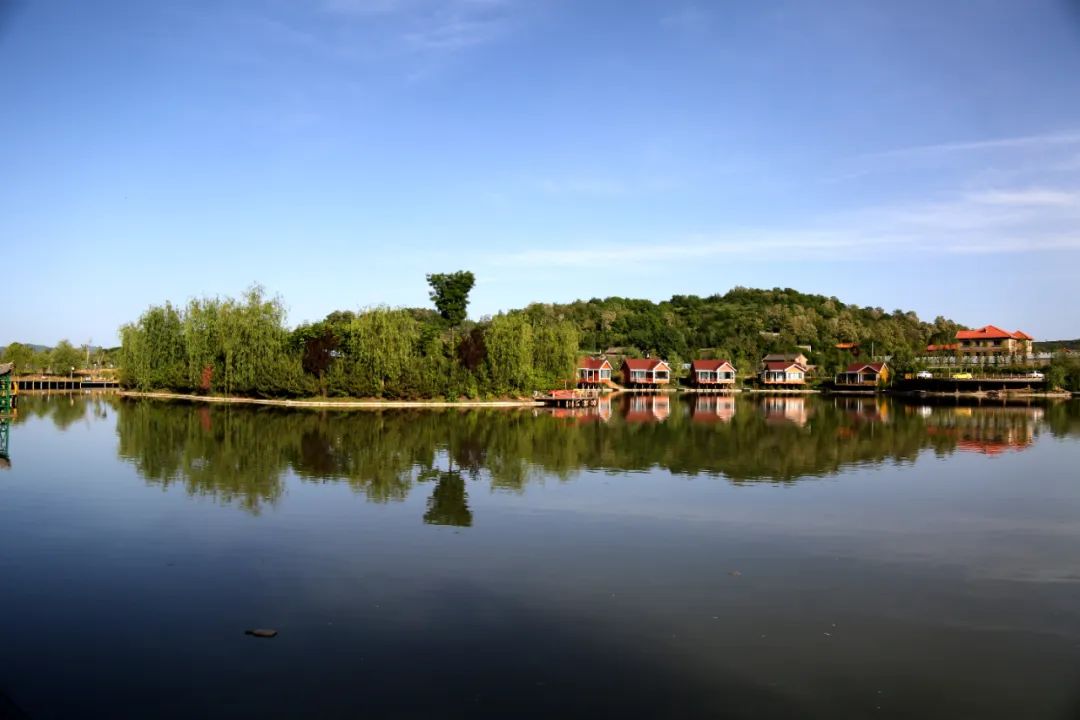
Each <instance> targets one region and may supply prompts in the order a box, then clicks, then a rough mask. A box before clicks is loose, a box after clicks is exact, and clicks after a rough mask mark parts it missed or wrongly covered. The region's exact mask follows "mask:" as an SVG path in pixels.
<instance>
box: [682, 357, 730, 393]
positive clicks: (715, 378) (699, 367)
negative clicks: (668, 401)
mask: <svg viewBox="0 0 1080 720" xmlns="http://www.w3.org/2000/svg"><path fill="white" fill-rule="evenodd" d="M690 384H691V385H693V386H694V387H697V388H722V387H731V386H733V385H734V384H735V366H734V365H732V364H731V363H729V362H728V361H727V360H694V361H693V362H692V363H690Z"/></svg>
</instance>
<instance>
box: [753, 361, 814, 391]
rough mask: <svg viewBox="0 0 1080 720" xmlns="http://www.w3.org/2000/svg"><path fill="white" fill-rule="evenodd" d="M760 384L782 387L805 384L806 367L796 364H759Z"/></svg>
mask: <svg viewBox="0 0 1080 720" xmlns="http://www.w3.org/2000/svg"><path fill="white" fill-rule="evenodd" d="M759 377H760V378H761V384H762V385H767V386H770V387H784V386H793V385H799V386H801V385H805V384H806V366H805V365H802V364H800V363H797V362H784V361H769V360H766V361H765V362H763V363H762V364H761V375H760V376H759Z"/></svg>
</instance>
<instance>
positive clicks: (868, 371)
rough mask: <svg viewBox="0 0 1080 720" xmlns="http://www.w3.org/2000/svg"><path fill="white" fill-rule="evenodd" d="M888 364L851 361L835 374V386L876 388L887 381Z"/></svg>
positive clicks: (888, 373)
mask: <svg viewBox="0 0 1080 720" xmlns="http://www.w3.org/2000/svg"><path fill="white" fill-rule="evenodd" d="M889 375H890V372H889V366H888V365H887V364H885V363H853V364H851V365H848V366H847V369H846V370H844V371H843V372H840V373H837V374H836V385H837V387H866V388H876V387H878V386H879V385H884V384H886V383H888V382H889Z"/></svg>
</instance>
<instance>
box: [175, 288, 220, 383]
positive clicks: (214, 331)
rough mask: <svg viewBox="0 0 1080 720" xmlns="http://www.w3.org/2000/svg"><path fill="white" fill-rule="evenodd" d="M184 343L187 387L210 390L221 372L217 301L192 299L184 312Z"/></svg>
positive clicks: (218, 303) (214, 299)
mask: <svg viewBox="0 0 1080 720" xmlns="http://www.w3.org/2000/svg"><path fill="white" fill-rule="evenodd" d="M184 344H185V348H186V351H187V381H188V387H191V388H196V389H198V390H201V391H203V392H210V391H211V390H212V389H213V387H214V379H215V378H216V377H217V374H218V373H219V372H221V366H222V364H223V360H224V358H223V357H222V338H221V301H220V300H218V299H217V298H213V299H211V298H203V299H201V300H192V301H191V302H189V303H188V306H187V310H186V311H185V312H184Z"/></svg>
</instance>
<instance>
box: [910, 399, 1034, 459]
mask: <svg viewBox="0 0 1080 720" xmlns="http://www.w3.org/2000/svg"><path fill="white" fill-rule="evenodd" d="M920 414H922V416H923V419H924V421H925V422H926V431H927V434H929V435H930V436H931V437H938V438H948V439H949V440H953V441H955V443H956V449H957V450H959V451H963V452H974V453H980V454H983V455H1000V454H1002V453H1006V452H1010V451H1012V452H1020V451H1022V450H1026V449H1028V448H1029V447H1031V446H1032V445H1033V444H1034V443H1035V436H1036V434H1037V432H1038V425H1039V421H1040V420H1041V419H1042V417H1043V409H1042V408H1040V407H997V408H992V407H980V408H978V411H977V412H976V411H975V410H974V409H973V408H970V407H956V408H946V409H937V408H935V409H933V410H932V411H931V412H929V413H920Z"/></svg>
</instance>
